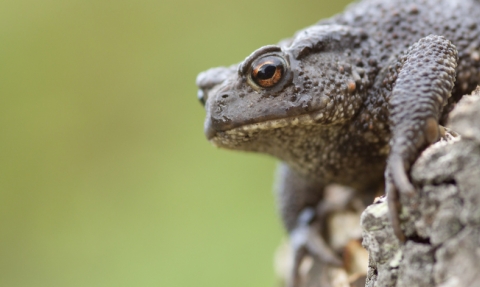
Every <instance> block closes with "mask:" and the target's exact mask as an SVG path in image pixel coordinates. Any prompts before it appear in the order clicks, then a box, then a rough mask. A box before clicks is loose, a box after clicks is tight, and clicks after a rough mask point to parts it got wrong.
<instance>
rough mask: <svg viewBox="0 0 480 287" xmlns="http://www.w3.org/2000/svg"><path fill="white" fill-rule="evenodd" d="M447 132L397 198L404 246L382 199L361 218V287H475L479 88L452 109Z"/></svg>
mask: <svg viewBox="0 0 480 287" xmlns="http://www.w3.org/2000/svg"><path fill="white" fill-rule="evenodd" d="M449 129H450V130H451V131H450V132H447V135H446V136H445V138H444V139H442V140H441V141H440V142H437V143H436V144H434V145H432V146H430V147H429V148H428V149H426V150H425V151H424V152H423V153H422V155H421V156H420V158H419V159H418V160H417V161H416V163H415V164H414V166H413V167H412V171H411V176H412V181H413V183H414V185H415V187H416V190H417V192H416V193H415V194H414V195H413V196H411V197H408V196H406V195H402V196H401V202H402V212H401V220H402V229H403V230H404V232H405V235H406V236H407V241H406V242H405V243H404V244H402V243H400V242H399V241H398V240H397V239H396V237H395V235H394V234H393V230H392V228H391V227H390V221H389V218H388V213H387V203H386V201H385V199H383V198H382V199H379V200H377V202H376V203H374V204H372V205H370V206H369V207H368V208H367V209H366V210H365V211H364V213H363V214H362V218H361V224H362V228H363V246H364V247H365V248H366V249H367V250H368V252H369V256H370V257H369V269H368V274H367V282H366V286H369V287H373V286H378V287H387V286H398V287H400V286H402V287H403V286H404V287H407V286H408V287H415V286H422V287H423V286H425V287H427V286H428V287H430V286H441V287H447V286H448V287H450V286H452V287H453V286H480V89H478V88H477V90H476V91H475V92H474V93H473V94H472V95H471V96H465V97H464V98H463V99H462V101H461V102H460V103H459V104H458V105H457V107H456V108H455V110H454V111H453V112H452V113H451V115H450V121H449ZM456 134H458V135H459V136H458V135H456Z"/></svg>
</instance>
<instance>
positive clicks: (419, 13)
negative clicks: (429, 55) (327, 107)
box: [319, 0, 480, 99]
mask: <svg viewBox="0 0 480 287" xmlns="http://www.w3.org/2000/svg"><path fill="white" fill-rule="evenodd" d="M319 24H322V25H323V24H341V25H346V26H351V27H361V28H362V29H364V30H365V32H366V33H367V34H368V36H369V38H370V39H371V40H373V41H375V42H376V43H378V45H375V46H372V47H371V51H369V56H368V58H371V59H375V60H376V61H378V63H379V64H380V65H382V64H383V65H384V64H385V63H387V62H388V61H389V59H392V57H394V56H396V55H398V54H399V53H402V52H403V51H405V50H406V49H408V47H410V46H411V45H412V44H413V43H415V42H416V41H418V40H419V39H421V38H423V37H425V36H428V35H442V36H444V37H445V38H446V39H448V40H449V41H451V42H452V43H453V44H454V45H455V46H456V47H457V50H458V58H459V61H458V65H457V71H458V72H457V83H456V85H455V88H454V91H453V94H455V95H457V97H455V98H456V99H458V96H459V95H463V94H465V93H467V92H470V91H472V90H473V89H474V88H475V87H476V85H477V84H478V82H479V81H478V80H477V79H478V78H479V77H478V76H477V77H475V76H473V77H472V75H477V74H478V69H479V67H480V63H479V60H480V50H479V47H480V2H479V1H475V0H461V1H456V0H442V1H439V0H390V1H384V0H364V1H361V2H358V3H355V4H352V5H350V6H349V7H348V8H347V9H346V10H345V12H343V13H342V14H339V15H337V16H335V17H332V18H330V19H327V20H323V21H320V22H319ZM368 58H367V57H366V58H365V59H363V61H364V63H365V64H367V65H368Z"/></svg>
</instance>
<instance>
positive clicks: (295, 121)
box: [205, 109, 338, 145]
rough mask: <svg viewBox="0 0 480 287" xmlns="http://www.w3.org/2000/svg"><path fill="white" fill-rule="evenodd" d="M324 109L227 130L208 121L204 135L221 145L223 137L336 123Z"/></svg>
mask: <svg viewBox="0 0 480 287" xmlns="http://www.w3.org/2000/svg"><path fill="white" fill-rule="evenodd" d="M324 112H325V111H324V110H323V109H322V110H317V111H313V112H310V113H307V114H303V115H296V116H290V117H285V118H279V119H270V120H266V121H261V122H258V123H248V124H244V125H240V126H237V127H234V128H231V129H227V130H223V131H222V130H220V131H219V130H215V129H214V128H213V127H212V125H211V123H210V121H209V120H207V122H206V124H205V135H206V136H207V139H208V140H209V141H210V142H212V143H213V144H215V145H222V144H221V143H222V142H223V141H224V140H225V139H227V138H228V139H230V140H239V141H249V140H250V139H251V137H252V135H254V134H257V133H258V132H261V131H268V130H274V129H280V128H284V127H294V126H309V125H322V126H327V125H330V124H332V123H335V124H337V123H338V120H336V118H335V116H327V115H326V114H325V113H324Z"/></svg>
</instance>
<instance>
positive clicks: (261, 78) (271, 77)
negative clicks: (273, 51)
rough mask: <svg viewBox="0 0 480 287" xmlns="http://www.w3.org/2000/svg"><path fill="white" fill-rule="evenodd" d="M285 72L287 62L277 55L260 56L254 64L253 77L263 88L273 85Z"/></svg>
mask: <svg viewBox="0 0 480 287" xmlns="http://www.w3.org/2000/svg"><path fill="white" fill-rule="evenodd" d="M284 72H285V64H284V62H283V60H282V59H280V58H279V57H276V56H267V57H264V58H260V59H258V60H257V61H255V62H254V63H253V64H252V72H251V78H252V80H253V81H254V82H255V83H256V84H257V85H259V86H260V87H262V88H270V87H273V86H274V85H275V84H276V83H278V82H279V81H280V80H281V79H282V77H283V74H284Z"/></svg>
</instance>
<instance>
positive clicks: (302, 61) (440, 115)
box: [197, 0, 480, 284]
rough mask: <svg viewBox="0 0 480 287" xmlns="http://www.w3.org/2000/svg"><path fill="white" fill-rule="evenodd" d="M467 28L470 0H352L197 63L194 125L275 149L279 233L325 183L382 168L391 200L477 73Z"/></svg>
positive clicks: (472, 20) (239, 144)
mask: <svg viewBox="0 0 480 287" xmlns="http://www.w3.org/2000/svg"><path fill="white" fill-rule="evenodd" d="M479 34H480V2H479V1H475V0H462V1H454V0H450V1H447V0H443V1H439V0H423V1H422V0H416V1H408V0H406V1H405V0H389V1H386V0H364V1H360V2H358V3H356V4H354V5H351V6H349V7H348V8H347V10H346V11H345V12H343V13H342V14H339V15H337V16H334V17H332V18H330V19H327V20H323V21H321V22H319V23H318V24H316V25H314V26H311V27H308V28H306V29H305V30H302V31H299V32H298V33H297V34H296V35H295V36H294V37H293V38H291V39H288V40H284V41H282V42H280V43H279V44H278V46H266V47H262V48H260V49H258V50H257V51H255V52H254V53H252V54H251V55H250V56H249V57H247V58H246V59H245V61H244V62H242V63H240V64H239V65H234V66H232V67H229V68H215V69H211V70H208V71H206V72H204V73H202V74H200V75H199V76H198V78H197V85H198V86H199V88H200V91H199V96H200V98H201V100H202V101H204V102H205V106H206V110H207V119H206V122H205V132H206V134H207V137H208V138H209V140H210V141H212V142H213V143H214V144H216V145H217V146H220V147H225V148H230V149H238V150H247V151H257V152H263V153H267V154H271V155H273V156H275V157H277V158H279V159H280V160H282V162H283V167H282V171H281V173H280V179H279V180H280V181H281V182H282V184H281V185H280V190H279V195H280V208H281V212H282V216H283V220H284V222H285V224H286V227H287V230H288V231H289V232H290V233H291V234H292V232H294V231H295V230H296V229H298V227H299V225H302V216H299V215H301V214H302V211H303V210H305V209H308V208H309V207H315V206H317V205H318V202H319V201H321V198H322V194H323V188H324V187H325V185H327V184H330V183H340V184H344V185H348V186H351V187H354V188H355V189H356V190H357V191H358V194H366V193H368V194H372V192H373V191H374V190H375V188H377V187H379V186H381V185H382V184H383V182H384V171H385V168H387V171H388V173H387V181H386V184H387V191H389V193H391V194H392V196H391V198H392V199H391V200H390V201H391V203H392V204H391V205H390V207H391V208H392V209H393V208H394V206H393V205H394V204H393V203H394V201H395V200H396V198H397V191H400V193H401V194H402V192H403V193H408V192H412V190H413V187H412V186H411V184H410V182H409V180H408V177H407V176H406V175H407V172H408V170H409V168H410V165H411V164H412V163H413V161H414V160H415V159H416V157H417V156H418V154H419V152H420V151H421V150H422V149H423V148H425V147H426V146H427V145H428V144H430V143H432V142H434V141H435V140H437V139H438V137H439V134H440V130H441V129H439V127H438V124H439V123H440V124H442V123H443V122H444V120H445V116H446V115H447V114H448V112H449V111H450V110H451V109H452V107H453V105H454V104H455V103H456V102H457V101H458V100H459V99H460V97H461V95H463V94H466V93H469V92H471V91H472V90H473V89H474V88H475V87H476V85H478V84H479V83H480V37H479V36H480V35H479ZM389 196H390V195H389ZM393 212H394V213H395V212H396V211H393ZM307 217H308V216H307ZM313 217H315V216H313ZM312 220H313V221H314V220H315V219H312V218H310V219H308V220H307V221H308V222H311V221H312ZM299 246H300V247H299V248H303V247H305V246H307V247H305V248H307V249H308V244H306V245H305V244H304V245H302V244H300V245H299ZM302 246H303V247H302ZM310 252H311V250H310ZM320 257H321V256H320ZM292 284H294V283H292Z"/></svg>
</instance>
